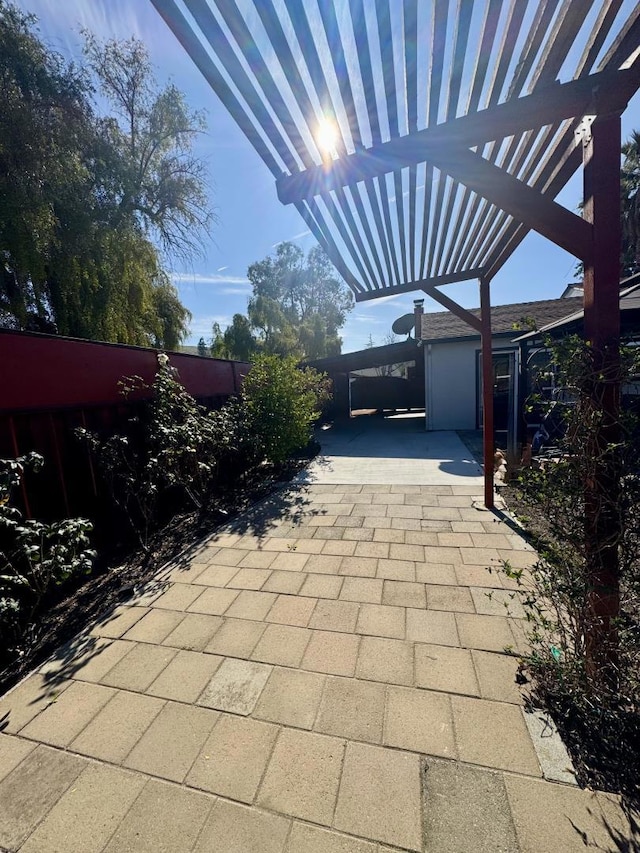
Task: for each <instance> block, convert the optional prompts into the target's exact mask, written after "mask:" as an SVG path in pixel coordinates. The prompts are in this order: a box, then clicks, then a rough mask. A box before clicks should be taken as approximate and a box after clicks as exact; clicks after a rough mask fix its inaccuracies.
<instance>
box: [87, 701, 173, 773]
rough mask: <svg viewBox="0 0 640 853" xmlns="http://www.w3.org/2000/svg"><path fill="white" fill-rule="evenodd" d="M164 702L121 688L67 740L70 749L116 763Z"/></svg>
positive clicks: (151, 720) (143, 730)
mask: <svg viewBox="0 0 640 853" xmlns="http://www.w3.org/2000/svg"><path fill="white" fill-rule="evenodd" d="M164 704H165V703H164V702H163V701H162V700H161V699H156V698H154V697H151V696H142V695H140V694H139V693H128V692H126V691H124V690H122V691H119V692H117V693H116V694H115V696H114V697H113V699H111V701H110V702H109V703H108V704H107V705H105V707H104V708H103V709H102V710H101V711H100V712H99V713H98V714H96V716H95V717H94V718H93V720H92V721H91V722H90V723H89V725H88V726H87V727H86V728H85V729H84V730H83V731H82V732H81V733H80V734H79V735H78V737H76V738H75V740H74V741H72V743H71V749H72V750H73V751H74V752H80V753H82V754H83V755H90V756H91V757H92V758H99V759H102V761H109V762H111V763H113V764H120V763H121V762H122V761H124V759H125V758H126V756H127V755H128V754H129V753H130V752H131V750H132V749H133V747H134V746H135V745H136V743H137V742H138V741H139V740H140V738H141V737H142V735H143V734H144V733H145V732H146V730H147V729H148V728H149V726H150V725H151V723H152V722H153V721H154V720H155V718H156V717H157V716H158V714H159V713H160V711H161V710H162V709H163V708H164Z"/></svg>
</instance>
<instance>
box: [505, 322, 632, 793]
mask: <svg viewBox="0 0 640 853" xmlns="http://www.w3.org/2000/svg"><path fill="white" fill-rule="evenodd" d="M550 347H551V351H552V361H553V367H554V372H555V374H556V380H557V384H558V386H559V387H560V388H563V389H565V390H567V391H570V392H571V395H570V396H571V397H572V398H573V400H574V402H572V403H571V404H570V405H567V406H565V408H564V415H563V417H564V427H565V429H564V437H563V438H561V439H560V440H559V442H558V449H557V453H555V454H554V458H553V459H549V460H544V461H543V462H542V463H541V464H539V466H538V467H532V468H531V469H529V470H526V471H524V472H523V473H522V474H521V475H520V479H519V484H518V492H519V493H518V496H517V500H518V504H519V508H520V514H521V515H522V521H523V523H524V524H525V526H526V527H528V528H529V530H530V532H531V533H532V534H533V537H534V544H535V545H536V546H537V549H538V552H539V555H540V556H539V560H538V562H537V563H536V564H535V565H534V566H533V568H532V569H531V570H530V571H526V572H523V571H521V570H515V569H513V568H512V567H511V566H510V565H509V564H508V563H506V564H505V565H504V566H503V571H504V572H505V574H506V575H507V576H508V577H509V578H510V579H511V580H512V581H515V583H516V585H517V587H518V589H519V591H520V593H521V597H522V600H523V604H524V607H525V613H526V619H527V623H528V626H529V631H528V634H529V641H530V649H531V650H530V652H529V653H528V654H526V655H524V656H523V664H524V666H525V668H526V670H527V671H528V673H529V674H530V676H531V677H532V679H533V697H534V699H535V700H537V702H538V703H539V704H541V705H543V706H546V707H547V708H548V709H550V710H551V712H552V714H553V716H554V718H555V720H556V722H557V723H558V725H559V727H560V729H561V731H562V732H563V735H564V736H565V740H566V741H567V742H568V744H569V746H570V747H573V754H574V758H576V759H577V762H578V764H579V769H580V771H581V773H582V779H583V781H584V782H590V783H591V784H593V783H599V784H605V785H608V786H616V787H617V788H618V789H619V790H624V791H625V792H626V793H633V795H634V796H637V795H638V785H639V783H640V772H639V768H638V765H637V762H629V760H628V757H629V755H630V754H637V753H638V750H639V749H640V529H639V527H638V518H639V517H640V462H639V460H640V442H639V441H638V435H639V432H638V417H637V414H636V413H635V412H634V411H633V406H631V407H630V406H625V407H623V409H622V411H621V413H620V417H619V422H618V423H617V424H615V425H614V427H615V429H614V431H613V432H612V433H611V435H613V436H614V440H612V439H611V438H610V439H609V440H605V441H602V440H601V437H602V435H603V430H602V427H603V426H605V427H606V426H607V424H608V421H609V419H608V416H607V413H606V409H605V407H604V406H603V405H602V401H601V400H600V399H599V398H598V393H597V392H598V389H599V388H601V387H602V379H603V373H602V368H601V367H600V366H599V364H598V362H599V358H598V355H597V354H596V353H594V352H593V350H592V348H591V347H590V346H589V345H588V344H585V343H584V342H583V341H582V340H581V339H579V338H567V339H565V340H563V341H561V342H560V343H556V344H550ZM638 373H640V353H638V351H637V350H636V349H632V348H623V350H622V355H621V367H620V377H619V378H620V379H621V382H622V385H623V388H624V387H627V388H629V383H630V382H631V381H632V380H633V379H634V378H635V377H637V375H638ZM616 378H618V377H616ZM594 380H597V381H594ZM538 402H539V401H538ZM605 435H606V433H605ZM596 478H605V479H604V480H603V479H600V482H601V483H603V482H604V483H606V484H609V488H607V489H602V488H600V490H599V492H598V493H597V499H598V504H597V514H598V516H599V517H600V518H604V519H606V520H607V526H606V528H605V529H606V530H608V531H609V533H610V540H609V541H604V540H600V541H598V543H597V546H598V548H603V547H605V548H606V547H609V548H615V549H616V553H617V557H618V564H619V577H620V615H619V618H617V619H616V620H615V622H614V626H613V631H612V632H611V640H610V642H611V646H612V647H611V648H609V649H608V650H607V649H604V650H603V649H600V650H597V649H596V650H595V651H594V647H593V646H592V638H593V637H594V636H596V637H598V638H599V639H600V641H602V638H603V637H604V639H605V640H606V637H607V635H606V633H603V631H602V630H601V627H602V625H603V623H602V622H601V617H600V615H599V614H598V613H597V612H596V611H595V610H594V589H596V586H595V585H596V583H597V580H594V576H593V565H594V559H593V544H594V543H593V539H592V540H591V545H590V546H589V538H588V537H589V532H590V531H589V529H588V527H587V522H586V517H587V514H586V512H585V510H586V495H587V489H588V486H589V484H590V483H591V484H593V483H594V482H595V481H596ZM617 484H618V485H617ZM592 500H593V499H592ZM606 592H607V591H606V590H604V594H606ZM600 594H603V592H602V591H601V592H600ZM603 652H604V654H603ZM594 654H595V655H598V654H599V655H600V658H599V659H597V658H596V659H595V663H596V666H594ZM605 656H606V658H607V659H606V663H607V667H603V666H602V661H603V659H605ZM598 667H599V669H598ZM603 673H604V675H603Z"/></svg>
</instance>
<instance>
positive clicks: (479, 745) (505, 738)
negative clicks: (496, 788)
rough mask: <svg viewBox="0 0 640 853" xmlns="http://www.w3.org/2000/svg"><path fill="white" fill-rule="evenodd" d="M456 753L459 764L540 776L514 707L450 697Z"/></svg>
mask: <svg viewBox="0 0 640 853" xmlns="http://www.w3.org/2000/svg"><path fill="white" fill-rule="evenodd" d="M451 702H452V707H453V719H454V725H455V730H456V741H457V744H458V752H459V755H460V758H461V760H462V761H468V762H470V763H471V764H481V765H483V766H484V767H496V768H499V769H502V770H512V771H514V772H516V773H525V774H527V775H529V776H540V775H541V772H540V765H539V763H538V759H537V756H536V753H535V750H534V748H533V744H532V742H531V737H530V736H529V732H528V731H527V727H526V725H525V722H524V718H523V716H522V711H521V709H520V708H519V707H517V706H516V705H507V704H505V703H503V702H492V701H488V700H486V699H473V698H470V697H467V696H452V697H451Z"/></svg>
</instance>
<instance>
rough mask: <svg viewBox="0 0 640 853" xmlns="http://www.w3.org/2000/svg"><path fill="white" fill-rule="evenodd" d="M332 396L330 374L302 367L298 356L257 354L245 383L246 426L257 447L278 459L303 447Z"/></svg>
mask: <svg viewBox="0 0 640 853" xmlns="http://www.w3.org/2000/svg"><path fill="white" fill-rule="evenodd" d="M328 397H329V387H328V380H327V379H326V377H324V376H323V375H322V374H320V373H318V372H317V371H316V370H313V369H312V368H305V369H302V370H301V369H299V368H298V367H297V365H296V360H295V358H293V357H290V358H280V357H279V356H275V355H271V356H264V355H263V356H260V357H259V358H257V359H256V361H255V362H254V364H253V366H252V368H251V370H250V371H249V373H248V375H247V377H246V378H245V380H244V384H243V386H242V402H243V405H244V409H245V416H246V427H247V429H248V432H249V435H250V436H251V438H252V440H254V441H255V443H256V448H257V450H258V451H259V452H260V453H261V454H262V455H263V457H264V458H265V459H267V460H269V461H270V462H276V463H278V462H284V461H285V459H287V458H288V457H289V456H291V454H292V453H295V452H296V451H299V450H302V448H304V447H306V446H307V444H308V443H309V441H310V439H311V430H312V426H313V423H314V422H315V421H316V420H317V419H318V417H319V416H320V410H321V408H322V405H323V403H324V402H325V401H326V400H327V399H328Z"/></svg>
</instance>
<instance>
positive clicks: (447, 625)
mask: <svg viewBox="0 0 640 853" xmlns="http://www.w3.org/2000/svg"><path fill="white" fill-rule="evenodd" d="M448 461H453V460H448ZM320 470H323V469H322V468H321V469H320ZM324 470H326V469H324ZM449 476H450V477H452V478H453V477H457V476H458V475H455V474H451V473H450V474H449ZM460 479H462V478H460ZM471 482H472V484H471V485H451V482H449V483H441V484H437V485H410V484H404V485H403V484H393V483H381V484H372V485H368V484H365V485H362V484H333V483H326V482H319V479H316V481H315V482H314V483H313V484H312V485H299V486H297V487H294V488H291V489H289V490H287V491H285V492H282V493H280V494H278V495H275V496H272V497H271V498H270V499H268V500H266V501H264V502H263V503H262V504H261V505H259V506H257V507H255V508H254V509H253V510H252V511H250V512H248V513H246V514H245V515H243V516H242V517H241V518H240V519H238V520H236V521H235V522H234V523H232V524H230V525H229V526H228V527H227V528H225V529H222V530H220V531H218V532H217V533H216V534H214V535H213V536H212V537H211V539H210V540H209V541H207V542H205V543H203V544H201V545H200V546H198V548H197V549H195V550H194V551H193V553H191V554H189V555H188V556H185V558H184V559H183V560H182V561H181V562H180V564H177V565H172V566H170V567H168V568H165V569H164V570H163V571H161V572H159V577H158V580H157V581H156V582H154V583H153V584H152V585H150V586H148V587H147V588H146V589H142V590H139V591H138V592H137V594H136V595H135V597H134V598H133V599H132V600H131V601H130V602H129V603H127V604H126V605H123V606H122V607H120V608H118V609H117V610H116V611H115V612H113V613H111V614H108V615H107V616H106V617H105V618H104V620H103V621H102V622H101V623H100V624H99V625H96V626H94V627H93V628H92V629H91V630H88V631H87V633H86V634H84V635H83V636H81V637H78V638H77V639H76V640H75V641H74V642H72V643H70V644H69V645H68V646H67V647H66V648H64V649H62V650H61V651H60V653H59V654H58V655H57V656H56V658H55V659H54V660H52V661H50V662H49V663H47V664H46V665H45V666H43V667H42V668H41V669H40V670H39V671H38V672H36V673H34V674H33V675H32V676H31V677H29V678H28V679H27V680H26V681H24V682H22V684H21V685H19V686H18V687H17V688H16V689H15V690H14V691H13V692H12V693H11V694H9V695H8V696H6V697H5V698H4V699H2V700H0V721H3V722H2V723H0V727H2V725H3V726H4V732H3V733H2V734H0V848H2V849H5V850H10V851H14V850H20V851H21V853H36V851H38V853H52V851H60V853H62V852H63V851H64V853H73V851H81V853H93V851H95V853H99V851H108V853H124V851H131V853H145V851H149V853H160V851H167V853H182V852H183V851H185V853H186V851H197V853H211V851H215V853H391V851H394V850H395V851H398V850H410V851H433V853H467V851H468V853H485V852H486V853H511V851H514V853H515V851H522V853H545V851H548V853H559V851H562V853H571V851H583V850H584V849H585V844H588V845H590V846H592V847H595V848H597V849H599V850H607V851H608V850H611V851H613V850H621V849H629V850H631V849H633V848H632V847H631V846H629V847H622V846H619V843H620V839H626V838H629V836H630V830H629V828H628V824H627V823H625V819H624V817H623V815H622V812H621V811H620V809H619V808H618V804H617V799H616V798H615V797H612V796H608V795H604V794H593V793H590V792H585V791H581V790H579V789H578V788H576V787H575V786H574V785H573V784H571V778H572V777H571V773H570V770H569V769H568V768H567V766H566V765H567V762H566V758H563V756H562V753H561V752H560V753H559V754H558V753H556V755H555V758H554V756H553V755H551V753H552V752H553V750H552V749H550V748H547V747H548V745H549V744H553V742H554V739H553V738H552V737H541V736H540V731H541V726H540V724H539V723H538V722H537V721H536V719H534V718H531V717H530V716H527V715H525V714H524V712H523V707H522V698H521V695H520V692H519V689H518V687H517V685H516V684H515V682H514V676H515V662H514V661H513V660H512V659H511V658H510V657H508V656H506V655H505V654H503V650H504V647H505V646H514V647H518V646H519V644H520V643H521V642H522V630H521V621H520V618H519V617H521V616H522V611H521V609H520V607H519V605H518V604H517V602H513V601H512V600H511V598H510V595H509V590H508V589H506V588H505V586H504V582H503V581H501V580H500V577H499V576H498V575H497V574H495V573H489V572H488V571H487V569H486V567H487V566H495V565H497V563H498V561H499V560H501V559H509V560H510V561H511V563H512V565H514V566H523V567H526V566H528V565H530V562H531V560H532V559H533V558H534V554H533V553H532V552H531V551H530V550H528V548H527V547H526V545H525V543H524V542H523V541H522V539H520V537H518V536H517V535H515V534H514V533H513V532H512V530H511V529H510V527H509V526H507V524H505V522H504V521H502V520H500V518H499V516H498V515H495V514H493V513H489V512H487V511H486V510H483V509H481V508H479V504H478V499H479V497H480V492H481V487H480V486H478V485H477V484H476V483H475V481H474V480H473V478H471ZM490 590H493V594H492V596H491V598H489V597H488V596H487V592H489V591H490ZM505 605H507V606H508V607H509V609H510V610H509V615H507V610H506V609H505ZM544 734H548V732H545V733H544ZM558 755H559V758H558ZM554 779H562V780H564V781H551V780H554Z"/></svg>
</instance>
